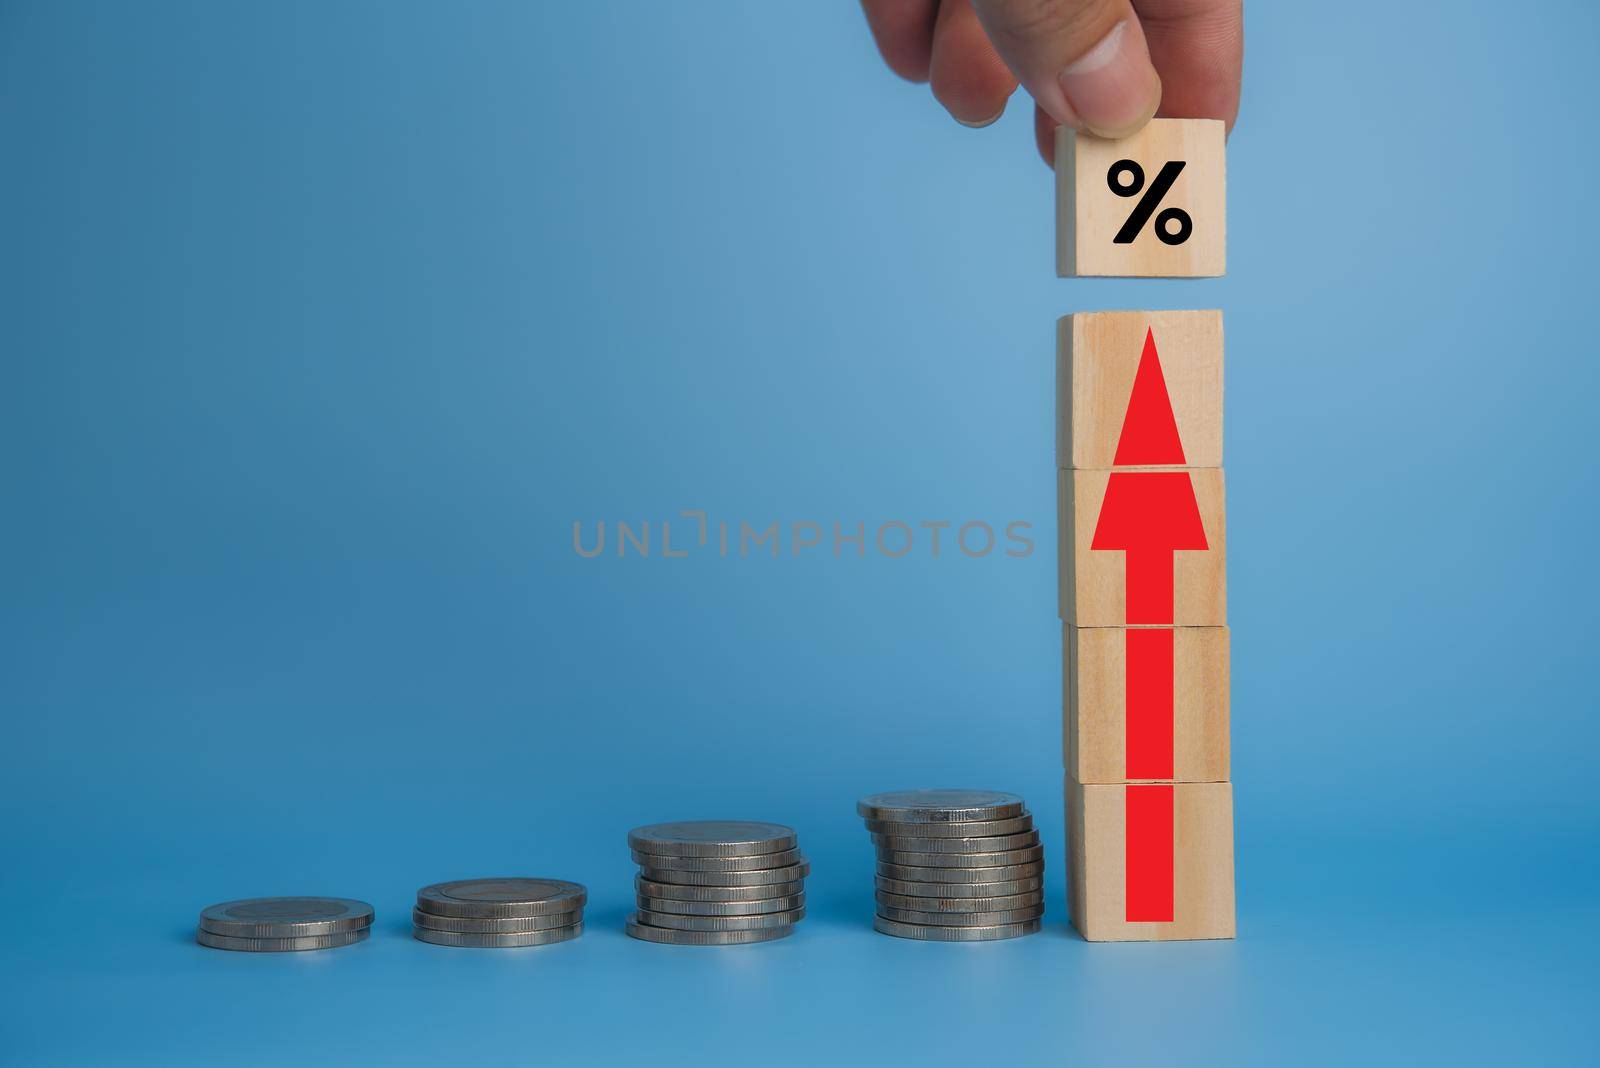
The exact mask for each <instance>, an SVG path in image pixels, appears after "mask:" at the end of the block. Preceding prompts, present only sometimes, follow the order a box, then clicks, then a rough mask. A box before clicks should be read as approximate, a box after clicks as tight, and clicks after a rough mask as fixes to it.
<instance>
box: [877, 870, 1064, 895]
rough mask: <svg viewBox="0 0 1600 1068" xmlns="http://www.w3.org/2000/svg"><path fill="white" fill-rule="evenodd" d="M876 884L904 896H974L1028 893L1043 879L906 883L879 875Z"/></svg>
mask: <svg viewBox="0 0 1600 1068" xmlns="http://www.w3.org/2000/svg"><path fill="white" fill-rule="evenodd" d="M876 884H877V889H878V890H879V891H880V892H882V893H889V894H901V895H904V896H905V897H925V898H952V897H957V898H974V897H1006V896H1007V895H1010V894H1030V893H1033V892H1035V891H1038V890H1040V889H1041V888H1042V887H1043V885H1044V880H1042V879H1040V878H1039V877H1037V876H1035V877H1034V878H1032V879H1011V880H1009V881H1006V882H996V883H916V882H910V883H908V882H905V881H904V880H901V879H886V878H884V877H883V876H882V875H880V876H878V877H877V879H876Z"/></svg>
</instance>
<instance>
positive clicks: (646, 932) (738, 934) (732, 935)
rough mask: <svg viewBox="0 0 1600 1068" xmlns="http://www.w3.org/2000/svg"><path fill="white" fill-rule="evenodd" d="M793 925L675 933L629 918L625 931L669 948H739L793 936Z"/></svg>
mask: <svg viewBox="0 0 1600 1068" xmlns="http://www.w3.org/2000/svg"><path fill="white" fill-rule="evenodd" d="M795 926H796V925H795V924H792V923H786V924H784V925H783V926H782V927H763V928H761V929H759V930H755V931H675V930H673V929H672V928H670V927H651V926H650V925H649V924H646V923H640V922H638V921H637V920H636V919H633V918H632V917H630V918H629V919H628V926H627V931H628V934H629V935H631V936H632V937H634V938H637V939H640V940H642V941H645V942H660V943H663V944H664V945H669V946H741V945H745V944H747V943H750V942H772V941H775V940H776V939H779V938H787V937H788V936H789V935H792V934H794V929H795Z"/></svg>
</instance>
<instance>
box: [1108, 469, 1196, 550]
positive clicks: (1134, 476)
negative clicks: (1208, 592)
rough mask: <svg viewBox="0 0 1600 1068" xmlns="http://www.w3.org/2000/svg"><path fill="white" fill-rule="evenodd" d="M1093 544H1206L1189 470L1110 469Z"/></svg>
mask: <svg viewBox="0 0 1600 1068" xmlns="http://www.w3.org/2000/svg"><path fill="white" fill-rule="evenodd" d="M1089 548H1091V549H1122V550H1124V551H1133V550H1137V549H1168V550H1170V549H1205V548H1208V546H1207V544H1206V528H1205V524H1203V523H1202V522H1201V521H1200V504H1199V502H1198V501H1196V500H1195V496H1194V486H1193V485H1191V484H1190V482H1189V472H1187V471H1113V472H1111V479H1110V481H1108V482H1107V483H1106V496H1105V500H1104V501H1103V502H1102V503H1101V505H1100V518H1099V519H1098V520H1096V521H1095V527H1094V540H1093V541H1091V542H1090V543H1089Z"/></svg>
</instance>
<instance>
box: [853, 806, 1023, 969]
mask: <svg viewBox="0 0 1600 1068" xmlns="http://www.w3.org/2000/svg"><path fill="white" fill-rule="evenodd" d="M856 811H857V812H859V813H860V814H861V816H862V817H863V818H864V819H865V820H866V821H867V830H868V831H870V832H871V833H872V841H873V843H874V844H875V845H876V846H877V849H878V877H877V899H878V913H877V916H876V917H875V918H874V919H873V922H872V925H873V927H875V928H877V929H878V930H879V931H882V932H883V933H884V934H888V935H895V936H896V937H899V938H918V939H922V940H924V941H932V942H987V941H991V940H994V939H999V938H1015V937H1017V936H1018V935H1027V934H1033V933H1034V932H1035V931H1037V930H1039V924H1040V917H1041V916H1043V915H1044V891H1043V883H1042V880H1043V878H1044V850H1043V847H1041V846H1040V845H1039V832H1038V831H1036V830H1034V828H1033V817H1032V816H1031V815H1029V813H1028V809H1027V807H1026V806H1025V805H1024V804H1023V801H1022V798H1020V797H1018V796H1016V795H1015V794H1004V793H998V792H996V791H993V790H898V791H894V792H892V793H886V794H872V795H869V796H867V797H863V798H862V799H861V800H860V801H858V802H856Z"/></svg>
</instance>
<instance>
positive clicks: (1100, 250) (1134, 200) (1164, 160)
mask: <svg viewBox="0 0 1600 1068" xmlns="http://www.w3.org/2000/svg"><path fill="white" fill-rule="evenodd" d="M1225 143H1226V131H1225V128H1224V126H1223V124H1222V123H1221V122H1220V121H1218V120H1215V119H1153V120H1151V121H1150V122H1149V123H1147V124H1146V125H1145V127H1144V129H1142V130H1140V131H1139V132H1138V133H1136V134H1134V135H1132V136H1131V137H1125V138H1122V139H1120V140H1115V141H1110V140H1106V139H1104V138H1100V137H1095V136H1093V135H1091V134H1082V133H1077V132H1075V131H1073V130H1071V129H1068V128H1067V127H1062V128H1060V129H1059V130H1057V132H1056V274H1058V275H1060V276H1061V277H1063V278H1073V277H1079V276H1099V277H1124V278H1204V277H1215V276H1219V275H1221V274H1223V273H1224V271H1225V268H1226V249H1227V219H1226V211H1225V207H1226V195H1227V193H1226V191H1227V173H1226V159H1227V153H1226V150H1225Z"/></svg>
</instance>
